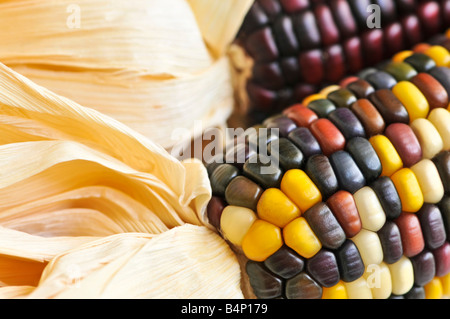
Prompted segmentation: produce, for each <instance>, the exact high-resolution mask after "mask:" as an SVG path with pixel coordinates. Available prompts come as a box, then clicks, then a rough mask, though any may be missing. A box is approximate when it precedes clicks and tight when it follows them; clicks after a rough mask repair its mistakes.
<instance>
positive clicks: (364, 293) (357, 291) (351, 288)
mask: <svg viewBox="0 0 450 319" xmlns="http://www.w3.org/2000/svg"><path fill="white" fill-rule="evenodd" d="M345 289H346V290H347V295H348V299H353V300H354V299H373V296H372V290H371V289H370V288H369V285H367V282H366V280H365V279H364V277H359V278H358V279H356V280H354V281H352V282H346V283H345Z"/></svg>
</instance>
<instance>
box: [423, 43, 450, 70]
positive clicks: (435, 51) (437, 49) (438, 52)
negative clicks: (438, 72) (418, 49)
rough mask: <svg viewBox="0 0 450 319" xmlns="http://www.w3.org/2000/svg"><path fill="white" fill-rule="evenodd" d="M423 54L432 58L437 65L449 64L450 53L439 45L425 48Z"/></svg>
mask: <svg viewBox="0 0 450 319" xmlns="http://www.w3.org/2000/svg"><path fill="white" fill-rule="evenodd" d="M424 54H426V55H428V56H429V57H430V58H432V59H433V60H434V62H436V66H438V67H442V66H443V67H447V66H449V65H450V53H449V52H448V50H447V49H446V48H444V47H442V46H440V45H432V46H431V47H429V48H428V49H427V50H425V52H424Z"/></svg>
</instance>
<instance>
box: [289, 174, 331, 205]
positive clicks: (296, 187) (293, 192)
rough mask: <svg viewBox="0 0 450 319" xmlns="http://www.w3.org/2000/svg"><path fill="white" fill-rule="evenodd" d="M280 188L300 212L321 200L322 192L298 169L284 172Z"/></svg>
mask: <svg viewBox="0 0 450 319" xmlns="http://www.w3.org/2000/svg"><path fill="white" fill-rule="evenodd" d="M281 190H282V191H283V193H285V194H286V195H287V197H289V198H290V200H292V201H293V202H294V204H296V205H297V207H298V208H300V211H302V212H305V211H307V210H308V209H309V208H311V207H313V206H314V205H315V204H317V203H319V202H321V201H322V194H321V193H320V191H319V189H318V188H317V186H316V185H315V184H314V183H313V181H312V180H311V179H310V178H309V176H308V175H307V174H306V173H305V172H304V171H302V170H299V169H292V170H289V171H287V172H286V173H285V174H284V176H283V179H282V180H281Z"/></svg>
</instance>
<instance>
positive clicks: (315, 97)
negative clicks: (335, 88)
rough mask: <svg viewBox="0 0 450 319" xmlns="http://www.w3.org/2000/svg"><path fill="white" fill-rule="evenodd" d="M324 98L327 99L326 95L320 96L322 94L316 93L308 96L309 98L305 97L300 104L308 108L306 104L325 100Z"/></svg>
mask: <svg viewBox="0 0 450 319" xmlns="http://www.w3.org/2000/svg"><path fill="white" fill-rule="evenodd" d="M326 98H327V96H326V95H322V94H318V93H317V94H311V95H309V96H307V97H305V98H304V99H303V102H302V104H303V105H304V106H308V104H309V103H311V102H312V101H315V100H322V99H326Z"/></svg>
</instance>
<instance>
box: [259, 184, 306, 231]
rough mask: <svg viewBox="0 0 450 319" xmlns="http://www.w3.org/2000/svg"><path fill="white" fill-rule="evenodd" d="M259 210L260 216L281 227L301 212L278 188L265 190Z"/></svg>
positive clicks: (260, 200)
mask: <svg viewBox="0 0 450 319" xmlns="http://www.w3.org/2000/svg"><path fill="white" fill-rule="evenodd" d="M257 212H258V216H259V218H261V219H263V220H265V221H268V222H269V223H272V224H274V225H275V226H278V227H281V228H283V227H284V226H286V225H287V224H288V223H290V222H291V221H292V220H294V219H295V218H297V217H300V214H301V212H300V210H299V209H298V207H297V206H296V205H295V204H294V203H293V202H292V201H291V200H290V199H289V198H288V197H287V196H286V195H285V194H284V193H283V192H282V191H281V190H279V189H277V188H269V189H267V190H266V191H264V193H263V194H262V195H261V198H260V199H259V202H258V205H257Z"/></svg>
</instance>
